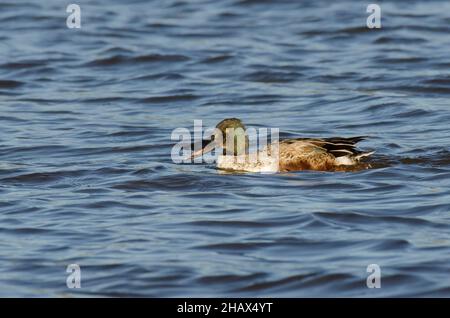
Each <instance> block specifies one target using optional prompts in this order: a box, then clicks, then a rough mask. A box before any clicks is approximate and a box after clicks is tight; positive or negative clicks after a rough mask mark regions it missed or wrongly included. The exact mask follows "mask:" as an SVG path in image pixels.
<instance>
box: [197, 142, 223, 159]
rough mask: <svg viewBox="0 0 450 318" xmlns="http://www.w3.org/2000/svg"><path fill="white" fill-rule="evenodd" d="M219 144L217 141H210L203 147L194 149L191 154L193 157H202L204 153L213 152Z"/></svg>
mask: <svg viewBox="0 0 450 318" xmlns="http://www.w3.org/2000/svg"><path fill="white" fill-rule="evenodd" d="M217 146H218V145H217V143H216V142H215V141H209V142H208V143H207V144H206V145H205V146H204V147H203V148H202V149H200V150H197V151H194V152H193V153H192V155H191V159H194V158H197V157H200V156H202V155H204V154H205V153H208V152H211V151H213V150H214V148H216V147H217Z"/></svg>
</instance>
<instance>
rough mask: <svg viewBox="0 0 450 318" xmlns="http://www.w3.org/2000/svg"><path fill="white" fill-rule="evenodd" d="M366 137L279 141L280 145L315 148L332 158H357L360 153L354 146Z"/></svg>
mask: <svg viewBox="0 0 450 318" xmlns="http://www.w3.org/2000/svg"><path fill="white" fill-rule="evenodd" d="M366 138H367V137H366V136H358V137H350V138H345V137H332V138H295V139H285V140H282V141H280V145H281V144H286V145H287V144H292V145H293V144H299V145H300V144H301V145H304V146H307V145H309V146H310V147H312V148H314V147H316V148H317V150H319V149H322V150H324V151H325V152H327V153H329V154H331V155H333V156H334V157H336V158H337V157H342V156H349V155H350V156H357V155H359V154H361V153H362V152H361V151H359V150H358V149H356V144H357V143H358V142H360V141H362V140H364V139H366Z"/></svg>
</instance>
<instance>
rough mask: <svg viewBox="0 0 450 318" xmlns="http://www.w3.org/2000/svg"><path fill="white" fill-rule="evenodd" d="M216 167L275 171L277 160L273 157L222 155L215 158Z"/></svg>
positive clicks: (264, 171) (261, 171)
mask: <svg viewBox="0 0 450 318" xmlns="http://www.w3.org/2000/svg"><path fill="white" fill-rule="evenodd" d="M217 168H219V169H225V170H236V171H247V172H260V173H276V172H278V160H277V158H274V157H269V156H263V157H258V158H252V156H223V155H220V156H219V157H218V158H217Z"/></svg>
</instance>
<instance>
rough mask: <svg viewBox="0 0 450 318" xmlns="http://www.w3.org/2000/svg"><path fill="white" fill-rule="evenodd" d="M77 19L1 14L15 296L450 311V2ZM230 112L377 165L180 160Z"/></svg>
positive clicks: (2, 177)
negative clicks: (387, 305)
mask: <svg viewBox="0 0 450 318" xmlns="http://www.w3.org/2000/svg"><path fill="white" fill-rule="evenodd" d="M76 3H78V4H79V5H80V6H81V10H82V16H81V17H82V21H81V23H82V27H81V29H68V28H67V27H66V17H67V15H68V14H67V13H66V12H65V9H66V5H67V4H68V3H64V2H61V1H56V0H51V1H12V0H4V1H2V3H1V4H0V57H1V59H0V120H1V125H0V286H1V288H0V296H32V297H42V296H52V297H53V296H58V297H59V296H64V297H66V296H164V297H165V296H167V297H175V296H179V297H184V296H274V297H281V296H288V297H304V296H359V297H379V296H450V235H449V233H450V190H449V188H450V181H449V180H450V178H449V177H450V152H449V147H448V145H449V142H450V132H449V129H448V123H449V121H450V112H449V96H450V55H449V52H450V36H449V32H450V3H449V2H448V1H433V2H429V1H426V2H425V1H395V3H394V1H392V2H391V1H380V2H379V4H380V5H381V7H382V29H381V30H369V29H367V28H366V26H365V24H366V18H367V16H368V15H369V14H368V13H366V6H367V3H366V2H357V1H339V3H330V2H329V1H293V2H290V1H257V0H227V1H220V2H219V1H213V0H202V1H178V0H169V1H164V2H161V1H137V0H136V1H131V2H130V1H123V2H122V1H110V0H109V1H107V0H96V1H87V0H78V1H77V2H76ZM226 117H239V118H241V119H242V120H243V121H244V122H245V123H246V125H247V126H251V127H277V128H280V131H281V132H282V133H283V136H297V135H298V136H320V137H331V136H357V135H369V136H371V138H370V139H369V140H367V141H365V142H363V143H362V144H361V147H362V148H363V149H376V150H377V153H376V155H375V156H374V157H373V159H372V161H371V164H372V166H373V168H372V169H369V170H363V171H359V172H352V173H323V172H298V173H285V174H278V175H258V174H221V173H220V172H219V171H218V170H216V169H215V168H214V166H212V165H186V164H185V165H178V164H174V163H173V162H172V161H171V158H170V151H171V147H172V145H173V144H174V141H172V140H170V135H171V132H172V130H173V129H175V128H177V127H186V128H190V129H192V126H193V121H194V119H202V120H203V122H204V124H205V125H206V126H213V125H215V124H216V123H217V122H219V121H220V120H222V119H223V118H226ZM73 263H75V264H79V265H80V266H81V289H68V288H67V287H66V278H67V276H68V275H69V274H68V273H66V267H67V265H69V264H73ZM369 264H378V265H379V266H380V268H381V276H382V277H381V288H380V289H368V288H367V287H366V278H367V277H368V275H369V274H370V273H367V272H366V269H367V266H368V265H369Z"/></svg>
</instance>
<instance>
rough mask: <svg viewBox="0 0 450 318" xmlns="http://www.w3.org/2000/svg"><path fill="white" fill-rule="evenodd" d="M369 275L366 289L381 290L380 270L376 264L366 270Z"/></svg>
mask: <svg viewBox="0 0 450 318" xmlns="http://www.w3.org/2000/svg"><path fill="white" fill-rule="evenodd" d="M366 271H367V273H370V275H369V276H368V277H367V280H366V285H367V288H381V268H380V266H379V265H378V264H370V265H368V266H367V269H366Z"/></svg>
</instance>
